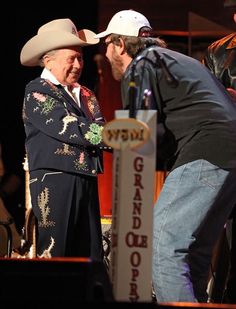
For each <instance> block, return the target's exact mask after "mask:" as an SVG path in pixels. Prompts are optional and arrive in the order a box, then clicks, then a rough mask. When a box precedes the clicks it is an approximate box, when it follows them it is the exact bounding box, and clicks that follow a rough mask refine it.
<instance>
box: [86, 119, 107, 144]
mask: <svg viewBox="0 0 236 309" xmlns="http://www.w3.org/2000/svg"><path fill="white" fill-rule="evenodd" d="M102 130H103V127H102V126H100V125H98V124H97V123H92V124H90V126H89V131H87V133H86V134H85V135H84V137H85V139H86V140H88V141H89V142H90V143H91V144H93V145H98V144H99V143H101V141H102Z"/></svg>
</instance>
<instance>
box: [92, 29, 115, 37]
mask: <svg viewBox="0 0 236 309" xmlns="http://www.w3.org/2000/svg"><path fill="white" fill-rule="evenodd" d="M110 34H111V32H109V31H107V30H105V31H103V32H100V33H98V34H96V35H95V36H94V38H95V39H101V38H104V37H105V36H108V35H110Z"/></svg>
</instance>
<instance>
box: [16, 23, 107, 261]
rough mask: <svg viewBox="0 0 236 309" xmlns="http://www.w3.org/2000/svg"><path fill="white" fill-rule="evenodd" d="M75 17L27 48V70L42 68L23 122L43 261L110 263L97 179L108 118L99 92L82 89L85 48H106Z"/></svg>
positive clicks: (50, 26) (46, 29)
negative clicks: (104, 247) (72, 258)
mask: <svg viewBox="0 0 236 309" xmlns="http://www.w3.org/2000/svg"><path fill="white" fill-rule="evenodd" d="M93 36H94V33H93V32H92V31H90V30H81V31H77V29H76V27H75V25H74V23H73V22H72V21H71V20H70V19H56V20H53V21H51V22H48V23H46V24H45V25H43V26H42V27H40V28H39V30H38V33H37V35H35V36H34V37H33V38H31V39H30V40H29V41H28V42H26V44H25V45H24V46H23V48H22V50H21V55H20V60H21V63H22V64H23V65H25V66H30V67H31V66H42V67H43V71H42V74H41V76H40V77H38V78H36V79H34V80H32V81H31V82H30V83H28V85H27V86H26V89H25V97H24V105H23V121H24V126H25V133H26V142H25V147H26V153H27V157H28V162H29V174H30V180H29V183H30V195H31V203H32V208H33V212H34V214H35V216H36V218H37V228H38V230H37V232H38V233H37V255H38V256H40V257H51V256H52V257H63V256H84V257H91V258H93V259H98V260H101V259H102V251H103V250H102V238H101V237H102V236H101V225H100V210H99V198H98V187H97V175H98V173H101V172H102V163H101V148H102V147H103V143H102V137H101V132H102V129H103V123H104V119H103V116H102V114H101V112H100V107H99V104H98V102H97V99H96V97H95V96H94V93H93V92H92V91H91V90H89V89H87V88H86V87H84V86H82V85H80V84H79V83H78V80H79V77H80V75H81V72H82V69H83V54H82V49H81V48H82V47H83V46H88V45H92V44H96V43H98V41H99V40H98V39H94V38H93Z"/></svg>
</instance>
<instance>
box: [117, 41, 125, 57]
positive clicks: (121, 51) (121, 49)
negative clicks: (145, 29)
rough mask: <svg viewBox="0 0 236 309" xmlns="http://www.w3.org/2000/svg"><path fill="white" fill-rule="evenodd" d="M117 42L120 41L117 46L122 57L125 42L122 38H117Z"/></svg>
mask: <svg viewBox="0 0 236 309" xmlns="http://www.w3.org/2000/svg"><path fill="white" fill-rule="evenodd" d="M119 40H120V44H119V48H120V54H121V55H123V54H124V53H126V50H125V42H124V40H123V39H122V38H119Z"/></svg>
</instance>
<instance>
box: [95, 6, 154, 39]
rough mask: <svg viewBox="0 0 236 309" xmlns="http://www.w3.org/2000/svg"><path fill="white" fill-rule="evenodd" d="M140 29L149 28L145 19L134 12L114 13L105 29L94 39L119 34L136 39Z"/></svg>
mask: <svg viewBox="0 0 236 309" xmlns="http://www.w3.org/2000/svg"><path fill="white" fill-rule="evenodd" d="M142 27H149V28H150V29H151V26H150V23H149V21H148V20H147V18H146V17H145V16H144V15H142V14H141V13H139V12H136V11H134V10H123V11H120V12H118V13H116V14H115V15H114V16H113V17H112V19H111V20H110V22H109V24H108V26H107V29H106V30H105V31H103V32H100V33H98V34H96V35H95V38H103V37H105V36H108V35H109V34H112V33H114V34H120V35H127V36H135V37H138V35H139V30H140V29H141V28H142Z"/></svg>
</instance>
